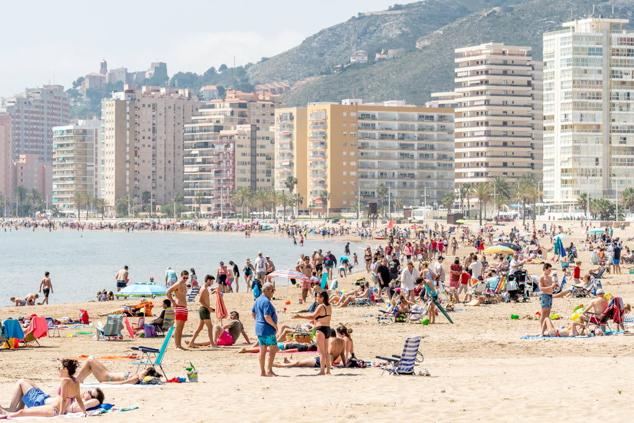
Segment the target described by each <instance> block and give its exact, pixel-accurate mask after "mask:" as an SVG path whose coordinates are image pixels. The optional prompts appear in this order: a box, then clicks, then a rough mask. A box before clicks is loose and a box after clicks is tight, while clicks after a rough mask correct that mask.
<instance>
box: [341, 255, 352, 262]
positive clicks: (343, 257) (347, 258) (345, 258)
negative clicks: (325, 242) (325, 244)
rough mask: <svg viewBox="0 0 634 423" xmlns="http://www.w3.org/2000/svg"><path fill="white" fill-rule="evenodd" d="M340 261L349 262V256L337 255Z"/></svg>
mask: <svg viewBox="0 0 634 423" xmlns="http://www.w3.org/2000/svg"><path fill="white" fill-rule="evenodd" d="M342 261H348V262H349V261H350V258H349V257H348V256H341V257H339V262H342Z"/></svg>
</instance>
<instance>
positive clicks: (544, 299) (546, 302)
mask: <svg viewBox="0 0 634 423" xmlns="http://www.w3.org/2000/svg"><path fill="white" fill-rule="evenodd" d="M539 302H540V303H541V305H542V308H552V307H553V296H552V295H551V294H542V295H540V296H539Z"/></svg>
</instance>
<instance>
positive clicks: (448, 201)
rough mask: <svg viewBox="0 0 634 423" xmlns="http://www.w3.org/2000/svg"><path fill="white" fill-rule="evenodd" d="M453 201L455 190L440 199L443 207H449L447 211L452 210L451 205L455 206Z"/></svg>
mask: <svg viewBox="0 0 634 423" xmlns="http://www.w3.org/2000/svg"><path fill="white" fill-rule="evenodd" d="M453 202H454V193H453V192H448V193H446V194H445V195H443V196H442V199H441V200H440V203H441V204H442V205H443V207H444V208H446V209H447V213H449V212H450V211H451V207H452V206H453Z"/></svg>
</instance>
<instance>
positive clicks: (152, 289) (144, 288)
mask: <svg viewBox="0 0 634 423" xmlns="http://www.w3.org/2000/svg"><path fill="white" fill-rule="evenodd" d="M166 292H167V288H165V287H164V286H160V285H156V284H153V283H135V284H132V285H129V286H127V287H125V288H123V289H122V290H121V291H119V292H117V293H116V294H114V295H115V296H116V297H124V298H127V297H161V296H163V295H165V293H166Z"/></svg>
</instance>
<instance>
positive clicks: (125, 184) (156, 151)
mask: <svg viewBox="0 0 634 423" xmlns="http://www.w3.org/2000/svg"><path fill="white" fill-rule="evenodd" d="M198 105H199V102H198V100H196V99H194V98H192V97H191V95H190V93H189V91H188V90H175V89H169V88H156V87H142V88H141V89H138V90H137V89H133V88H130V87H126V88H125V89H124V91H122V92H117V93H114V94H113V96H112V98H110V99H106V100H103V102H102V131H103V134H102V137H101V141H100V143H99V153H98V154H99V196H100V197H101V198H103V199H104V200H105V202H106V204H107V206H108V207H110V208H113V207H116V205H117V202H118V201H119V200H121V199H124V200H125V201H126V202H127V203H128V204H129V205H130V207H134V208H135V209H136V208H138V207H140V206H148V205H149V206H152V205H157V204H165V203H168V202H171V201H174V200H175V198H176V197H177V196H178V195H180V194H181V193H182V192H183V151H184V142H183V132H184V127H185V124H186V123H187V122H189V120H190V119H191V117H192V115H193V114H194V111H195V110H196V109H197V107H198ZM147 203H149V204H147Z"/></svg>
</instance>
